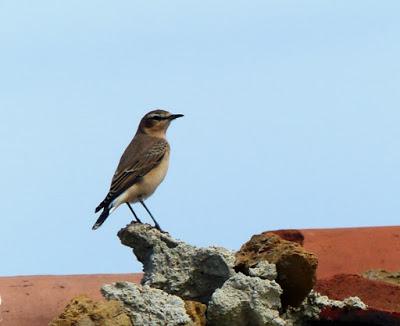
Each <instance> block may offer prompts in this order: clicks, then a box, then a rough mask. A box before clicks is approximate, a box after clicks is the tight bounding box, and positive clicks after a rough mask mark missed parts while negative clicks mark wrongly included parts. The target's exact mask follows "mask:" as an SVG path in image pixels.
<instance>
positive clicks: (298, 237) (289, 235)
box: [271, 229, 304, 246]
mask: <svg viewBox="0 0 400 326" xmlns="http://www.w3.org/2000/svg"><path fill="white" fill-rule="evenodd" d="M271 233H273V234H276V235H279V236H280V237H281V238H282V239H283V240H287V241H292V242H296V243H298V244H299V245H301V246H302V245H303V244H304V235H303V233H301V232H300V231H299V230H293V229H290V230H276V231H271Z"/></svg>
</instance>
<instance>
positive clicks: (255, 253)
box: [235, 232, 318, 308]
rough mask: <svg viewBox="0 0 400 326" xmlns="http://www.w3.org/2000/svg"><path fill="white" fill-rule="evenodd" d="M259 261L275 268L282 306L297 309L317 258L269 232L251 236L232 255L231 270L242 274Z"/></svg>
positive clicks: (313, 275) (310, 283)
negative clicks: (233, 267) (233, 268)
mask: <svg viewBox="0 0 400 326" xmlns="http://www.w3.org/2000/svg"><path fill="white" fill-rule="evenodd" d="M260 261H268V262H269V263H273V264H275V265H276V269H277V273H278V276H277V278H276V281H277V282H278V283H279V284H280V286H281V287H282V289H283V294H282V298H281V299H282V306H283V308H286V307H287V306H288V305H290V306H293V307H296V306H299V305H300V304H301V303H302V302H303V300H304V298H305V297H306V296H307V295H308V294H309V293H310V291H311V289H312V288H313V286H314V284H315V280H316V269H317V265H318V260H317V257H316V256H315V255H314V254H312V253H310V252H307V251H306V250H305V249H304V248H302V247H301V246H300V245H299V244H297V243H295V242H290V241H287V240H283V239H281V238H280V237H279V236H278V235H276V234H273V233H271V232H264V233H262V234H259V235H254V236H253V237H252V238H251V239H250V240H249V241H248V242H247V243H245V244H244V245H243V246H242V247H241V248H240V250H239V251H238V252H237V253H236V262H235V270H236V271H238V272H242V273H244V274H246V275H249V274H250V269H251V268H254V267H256V266H257V264H258V263H259V262H260Z"/></svg>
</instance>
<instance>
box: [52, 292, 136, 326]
mask: <svg viewBox="0 0 400 326" xmlns="http://www.w3.org/2000/svg"><path fill="white" fill-rule="evenodd" d="M108 325H113V326H132V322H131V320H130V318H129V316H128V315H127V314H126V312H125V310H124V308H123V306H122V304H121V302H119V301H114V300H112V301H107V302H102V301H93V300H92V299H90V298H89V297H87V296H78V297H76V298H74V299H72V300H71V301H70V303H69V304H68V305H67V306H66V308H65V310H64V312H63V313H62V314H61V315H60V316H58V317H57V318H55V319H54V320H53V321H51V322H50V324H49V326H108Z"/></svg>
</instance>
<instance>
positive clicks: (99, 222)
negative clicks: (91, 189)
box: [92, 207, 110, 230]
mask: <svg viewBox="0 0 400 326" xmlns="http://www.w3.org/2000/svg"><path fill="white" fill-rule="evenodd" d="M108 215H110V209H109V208H108V207H104V210H103V212H102V213H101V214H100V216H99V218H98V219H97V221H96V223H94V225H93V227H92V230H97V229H98V228H99V227H100V226H101V225H102V224H103V223H104V221H105V220H106V219H107V217H108Z"/></svg>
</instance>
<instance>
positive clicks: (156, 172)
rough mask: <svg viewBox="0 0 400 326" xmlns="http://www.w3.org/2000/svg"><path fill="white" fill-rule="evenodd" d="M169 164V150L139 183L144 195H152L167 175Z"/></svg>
mask: <svg viewBox="0 0 400 326" xmlns="http://www.w3.org/2000/svg"><path fill="white" fill-rule="evenodd" d="M168 165H169V151H167V152H166V153H165V155H164V157H163V158H162V160H161V162H160V164H158V165H157V166H156V167H155V168H154V169H153V170H151V171H150V172H149V173H147V174H146V175H145V176H144V177H143V179H142V180H141V181H140V183H139V188H140V192H141V196H142V197H148V196H150V195H151V194H152V193H153V192H154V191H155V190H156V188H157V187H158V186H159V185H160V183H161V182H162V181H163V180H164V178H165V176H166V175H167V171H168Z"/></svg>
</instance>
